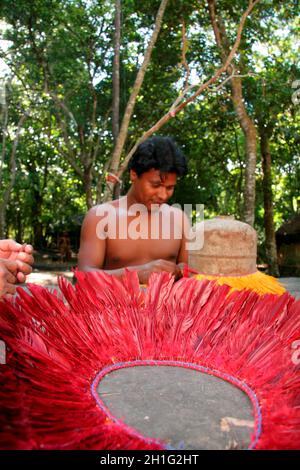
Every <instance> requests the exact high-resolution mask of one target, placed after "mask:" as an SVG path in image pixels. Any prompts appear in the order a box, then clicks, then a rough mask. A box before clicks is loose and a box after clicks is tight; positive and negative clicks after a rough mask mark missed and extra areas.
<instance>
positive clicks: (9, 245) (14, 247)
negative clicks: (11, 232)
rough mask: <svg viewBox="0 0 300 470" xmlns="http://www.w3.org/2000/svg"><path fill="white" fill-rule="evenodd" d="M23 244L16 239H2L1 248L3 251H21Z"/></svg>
mask: <svg viewBox="0 0 300 470" xmlns="http://www.w3.org/2000/svg"><path fill="white" fill-rule="evenodd" d="M21 249H22V245H21V244H20V243H17V242H15V241H14V240H9V239H8V240H0V250H3V251H20V250H21Z"/></svg>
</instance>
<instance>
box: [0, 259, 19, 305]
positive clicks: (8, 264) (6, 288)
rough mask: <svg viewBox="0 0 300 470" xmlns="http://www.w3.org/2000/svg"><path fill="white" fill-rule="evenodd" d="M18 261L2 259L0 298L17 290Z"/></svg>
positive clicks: (0, 261)
mask: <svg viewBox="0 0 300 470" xmlns="http://www.w3.org/2000/svg"><path fill="white" fill-rule="evenodd" d="M17 272H18V261H9V260H3V259H2V260H0V298H1V297H3V296H4V295H13V294H15V292H16V286H15V283H16V282H17Z"/></svg>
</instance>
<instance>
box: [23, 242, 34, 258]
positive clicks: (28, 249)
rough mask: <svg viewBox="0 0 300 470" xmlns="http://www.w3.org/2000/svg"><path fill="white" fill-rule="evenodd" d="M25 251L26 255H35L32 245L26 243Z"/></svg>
mask: <svg viewBox="0 0 300 470" xmlns="http://www.w3.org/2000/svg"><path fill="white" fill-rule="evenodd" d="M23 249H24V251H25V253H28V254H30V255H31V254H32V253H33V246H32V245H28V244H27V243H25V245H23Z"/></svg>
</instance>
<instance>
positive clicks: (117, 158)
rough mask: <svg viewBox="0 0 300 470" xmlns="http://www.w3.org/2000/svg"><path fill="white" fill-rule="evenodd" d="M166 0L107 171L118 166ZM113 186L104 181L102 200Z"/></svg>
mask: <svg viewBox="0 0 300 470" xmlns="http://www.w3.org/2000/svg"><path fill="white" fill-rule="evenodd" d="M168 1H169V0H161V4H160V6H159V9H158V12H157V15H156V20H155V27H154V30H153V33H152V35H151V38H150V41H149V43H148V46H147V49H146V52H145V56H144V61H143V63H142V65H141V67H140V69H139V71H138V73H137V76H136V79H135V82H134V85H133V88H132V92H131V95H130V97H129V100H128V103H127V106H126V109H125V112H124V116H123V120H122V124H121V129H120V132H119V135H118V138H117V142H116V145H115V147H114V151H113V154H112V157H111V161H110V166H109V172H110V173H113V174H116V172H117V171H118V168H119V164H120V159H121V154H122V151H123V148H124V144H125V141H126V138H127V133H128V127H129V124H130V119H131V116H132V113H133V110H134V106H135V103H136V99H137V96H138V94H139V91H140V89H141V86H142V84H143V81H144V77H145V73H146V70H147V67H148V64H149V62H150V58H151V54H152V50H153V47H154V45H155V43H156V40H157V37H158V34H159V31H160V28H161V25H162V20H163V15H164V12H165V9H166V6H167V3H168ZM113 187H114V184H113V183H110V182H108V181H107V182H106V187H105V191H104V197H103V200H104V201H108V200H109V199H110V198H111V197H112V194H113Z"/></svg>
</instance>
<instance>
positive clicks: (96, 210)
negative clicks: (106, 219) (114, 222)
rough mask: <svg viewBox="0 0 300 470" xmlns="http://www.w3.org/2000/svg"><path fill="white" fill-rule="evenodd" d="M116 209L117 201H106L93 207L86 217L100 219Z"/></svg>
mask: <svg viewBox="0 0 300 470" xmlns="http://www.w3.org/2000/svg"><path fill="white" fill-rule="evenodd" d="M114 208H116V204H115V201H106V202H102V203H101V204H96V205H95V206H93V207H91V208H90V209H89V210H88V212H87V214H86V215H87V216H90V217H100V216H102V215H104V213H105V212H107V211H110V210H112V209H114Z"/></svg>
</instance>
